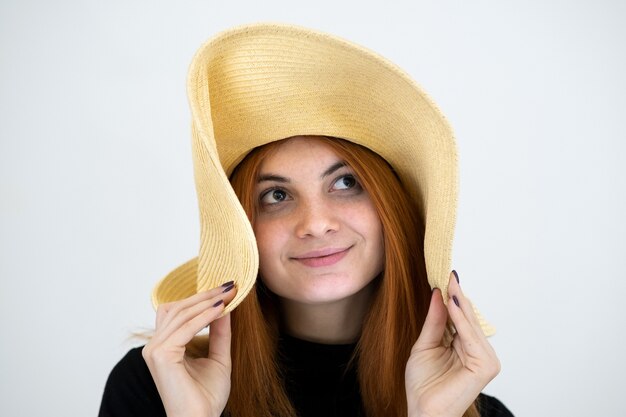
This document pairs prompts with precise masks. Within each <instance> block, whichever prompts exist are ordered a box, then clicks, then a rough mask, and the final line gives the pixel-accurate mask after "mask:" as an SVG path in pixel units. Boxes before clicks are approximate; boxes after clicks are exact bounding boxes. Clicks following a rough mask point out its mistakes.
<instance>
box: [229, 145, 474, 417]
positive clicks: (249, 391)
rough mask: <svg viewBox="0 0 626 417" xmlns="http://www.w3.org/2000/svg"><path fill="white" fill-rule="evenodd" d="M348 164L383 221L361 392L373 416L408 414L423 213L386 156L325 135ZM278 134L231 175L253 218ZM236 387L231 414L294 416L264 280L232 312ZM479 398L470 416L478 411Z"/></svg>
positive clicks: (360, 355) (422, 291) (421, 307)
mask: <svg viewBox="0 0 626 417" xmlns="http://www.w3.org/2000/svg"><path fill="white" fill-rule="evenodd" d="M320 139H321V140H323V141H324V142H325V143H326V144H327V145H328V146H330V147H331V148H332V149H333V150H334V151H335V153H337V155H338V156H339V157H340V158H342V159H343V160H344V161H345V162H346V164H348V165H349V166H350V167H351V168H352V169H353V171H354V173H355V174H356V176H357V178H358V179H359V181H360V183H361V185H362V186H363V188H364V189H365V190H367V192H368V193H369V196H370V198H371V200H372V202H373V204H374V206H375V207H376V210H377V212H378V215H379V217H380V221H381V224H382V227H383V235H384V246H385V258H384V271H383V274H382V277H381V279H379V280H378V282H377V284H376V285H377V289H376V293H375V296H374V298H373V301H372V303H371V306H370V309H369V312H368V313H367V315H366V317H365V319H364V322H363V330H362V332H361V336H360V338H359V340H358V343H357V348H356V350H355V354H354V358H353V360H354V362H353V363H354V364H356V366H357V374H358V378H359V385H360V390H361V398H362V400H363V404H364V407H365V410H366V413H367V415H368V416H383V415H390V416H406V415H407V406H406V392H405V380H404V375H405V367H406V363H407V360H408V358H409V355H410V352H411V348H412V346H413V344H414V343H415V341H416V340H417V337H418V336H419V333H420V329H421V328H422V325H423V324H424V319H425V317H426V313H427V312H428V306H429V303H430V295H431V290H430V287H429V285H428V281H427V277H426V268H425V263H424V252H423V240H424V238H423V237H424V225H423V224H424V223H423V219H422V218H420V215H419V213H418V211H417V209H416V207H415V205H414V204H413V202H412V201H410V199H409V198H408V195H407V193H406V192H405V190H404V189H403V188H402V185H401V184H400V181H399V180H398V178H397V176H396V175H395V173H394V171H393V169H392V168H391V167H390V166H389V164H388V163H387V162H386V161H385V160H383V159H382V158H381V157H380V156H378V155H377V154H376V153H374V152H372V151H370V150H369V149H367V148H364V147H362V146H359V145H356V144H353V143H350V142H348V141H345V140H341V139H336V138H320ZM278 144H280V142H274V143H270V144H268V145H265V146H263V147H260V148H257V149H255V150H253V151H252V152H251V153H250V154H249V155H248V156H247V157H246V158H245V159H244V160H243V162H242V163H240V164H239V166H238V167H237V169H236V170H235V172H234V173H233V175H232V177H231V183H232V185H233V188H234V190H235V193H236V194H237V196H238V197H239V199H240V201H241V203H242V205H243V208H244V209H245V211H246V213H247V214H248V217H249V219H250V222H251V223H252V224H254V221H255V216H256V211H257V200H256V198H255V195H254V192H253V190H254V187H255V181H256V178H257V176H258V173H259V169H260V166H261V163H262V161H263V159H264V158H265V157H267V156H268V154H269V153H271V152H273V151H275V149H276V147H277V146H278ZM231 314H232V315H231V319H232V332H233V336H232V363H233V370H232V388H231V393H230V397H229V399H228V404H227V406H226V411H227V413H228V415H230V416H232V417H259V416H260V417H270V416H272V417H294V416H296V412H295V410H294V408H293V406H292V404H291V402H290V400H289V398H288V397H287V394H286V392H285V388H284V385H283V381H282V379H281V370H280V368H279V365H278V364H277V362H276V359H277V355H276V351H277V346H278V336H279V331H278V312H277V310H276V303H275V300H274V296H273V295H272V294H271V293H270V292H269V290H267V288H265V286H264V285H263V283H262V282H261V281H260V280H259V281H257V284H256V285H255V289H254V290H253V291H252V292H251V293H250V294H249V295H248V297H246V299H245V300H244V301H243V302H242V303H241V304H240V305H239V307H237V308H236V309H235V310H234V311H233V312H232V313H231ZM478 415H479V414H478V411H477V409H476V406H475V405H472V406H471V407H470V409H469V410H468V411H467V412H466V413H465V417H470V416H478Z"/></svg>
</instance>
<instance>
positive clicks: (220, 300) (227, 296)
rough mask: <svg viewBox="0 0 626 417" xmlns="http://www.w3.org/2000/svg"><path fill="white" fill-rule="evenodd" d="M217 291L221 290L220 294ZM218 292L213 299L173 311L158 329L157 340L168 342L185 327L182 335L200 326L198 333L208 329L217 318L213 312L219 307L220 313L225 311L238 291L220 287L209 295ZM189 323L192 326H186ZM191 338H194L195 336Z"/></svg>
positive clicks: (177, 338) (230, 287)
mask: <svg viewBox="0 0 626 417" xmlns="http://www.w3.org/2000/svg"><path fill="white" fill-rule="evenodd" d="M217 290H219V292H218V291H217ZM216 292H217V294H218V295H216V296H214V297H212V298H209V299H206V300H202V301H198V302H197V303H196V304H192V305H190V306H189V307H187V308H185V309H183V310H180V311H177V312H173V311H172V312H171V313H170V315H169V316H168V317H167V319H166V320H164V321H163V323H162V327H161V328H160V329H157V332H156V333H155V338H156V339H157V340H166V339H167V338H169V337H171V336H172V335H173V334H174V333H175V332H177V331H178V329H181V328H182V327H183V326H185V329H184V331H183V333H182V334H184V335H186V334H187V333H188V331H190V330H189V329H194V328H196V327H197V326H198V325H200V327H199V328H198V329H197V330H196V333H197V332H198V331H200V330H202V328H204V327H206V326H207V325H208V324H209V323H210V322H211V321H213V320H215V318H217V317H216V316H214V314H213V311H214V310H215V309H216V308H218V307H220V311H223V308H224V305H225V304H227V303H228V302H230V301H231V300H232V299H233V297H234V296H235V293H236V289H235V288H234V286H233V285H231V286H228V287H226V288H221V287H218V288H217V289H214V290H211V291H208V293H211V294H215V293H216ZM198 299H201V297H198ZM198 317H199V318H198ZM189 322H191V324H190V325H189V326H187V325H186V324H187V323H189ZM180 337H182V336H181V335H179V336H177V337H176V339H175V340H180ZM191 337H193V335H192V336H191ZM185 343H186V342H185Z"/></svg>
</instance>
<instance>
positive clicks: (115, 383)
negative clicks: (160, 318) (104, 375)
mask: <svg viewBox="0 0 626 417" xmlns="http://www.w3.org/2000/svg"><path fill="white" fill-rule="evenodd" d="M142 349H143V346H141V347H137V348H134V349H131V350H130V351H129V352H128V353H127V354H126V355H125V356H124V357H123V358H122V359H121V360H120V361H119V362H118V363H117V365H115V366H114V367H113V370H111V373H110V375H109V378H108V379H107V382H106V385H105V388H104V394H103V396H102V403H101V404H100V413H99V416H100V417H112V416H116V417H122V416H124V417H130V416H139V415H151V416H165V410H164V409H163V403H162V402H161V397H159V393H158V391H157V389H156V385H155V384H154V381H153V379H152V375H150V371H149V370H148V366H147V365H146V362H145V361H144V359H143V356H142V355H141V350H142Z"/></svg>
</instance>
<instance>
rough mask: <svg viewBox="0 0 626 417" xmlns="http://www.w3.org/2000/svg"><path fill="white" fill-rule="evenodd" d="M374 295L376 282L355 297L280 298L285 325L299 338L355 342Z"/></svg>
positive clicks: (331, 341) (337, 342) (344, 342)
mask: <svg viewBox="0 0 626 417" xmlns="http://www.w3.org/2000/svg"><path fill="white" fill-rule="evenodd" d="M373 295H374V289H373V282H372V283H370V284H369V285H368V286H366V287H365V288H363V289H362V290H361V291H359V292H358V293H357V294H354V295H353V296H352V297H349V298H346V299H343V300H338V301H333V302H329V303H321V304H304V303H299V302H295V301H292V300H286V299H282V300H281V310H282V317H283V326H284V327H285V330H286V332H287V333H288V334H289V335H291V336H293V337H297V338H298V339H302V340H307V341H310V342H316V343H324V344H332V345H334V344H346V343H353V342H356V341H357V340H358V338H359V336H360V334H361V328H362V325H363V319H364V318H365V314H366V313H367V311H368V309H369V306H370V303H371V301H372V298H373Z"/></svg>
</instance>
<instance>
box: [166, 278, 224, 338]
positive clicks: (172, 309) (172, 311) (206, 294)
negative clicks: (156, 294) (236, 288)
mask: <svg viewBox="0 0 626 417" xmlns="http://www.w3.org/2000/svg"><path fill="white" fill-rule="evenodd" d="M233 284H234V282H233V281H228V282H225V283H224V284H222V285H220V286H219V287H215V288H212V289H210V290H208V291H201V292H199V293H196V294H194V295H192V296H189V297H187V298H184V299H182V300H178V301H173V302H170V303H165V304H161V305H160V306H159V307H158V308H157V317H156V329H158V328H159V327H160V326H163V324H164V322H165V321H166V320H167V318H168V317H171V316H173V315H176V314H177V313H178V312H179V311H181V310H184V309H186V308H188V307H190V306H192V305H194V304H198V303H199V302H202V301H204V300H207V299H209V298H213V297H215V296H217V295H219V294H220V293H221V292H222V291H224V289H226V288H228V287H230V286H231V285H233Z"/></svg>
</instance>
